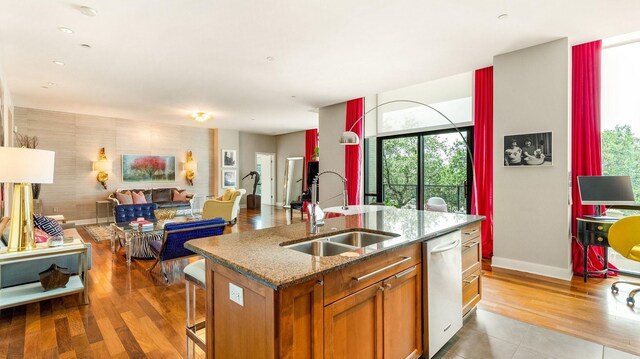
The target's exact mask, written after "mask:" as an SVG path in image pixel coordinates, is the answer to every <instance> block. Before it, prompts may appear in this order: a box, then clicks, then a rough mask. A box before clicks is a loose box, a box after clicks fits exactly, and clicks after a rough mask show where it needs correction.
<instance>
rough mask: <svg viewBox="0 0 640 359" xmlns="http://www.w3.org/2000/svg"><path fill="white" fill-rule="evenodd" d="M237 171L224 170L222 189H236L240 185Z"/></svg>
mask: <svg viewBox="0 0 640 359" xmlns="http://www.w3.org/2000/svg"><path fill="white" fill-rule="evenodd" d="M237 176H238V174H237V172H236V170H222V181H221V182H222V188H235V187H236V186H237V185H238V177H237Z"/></svg>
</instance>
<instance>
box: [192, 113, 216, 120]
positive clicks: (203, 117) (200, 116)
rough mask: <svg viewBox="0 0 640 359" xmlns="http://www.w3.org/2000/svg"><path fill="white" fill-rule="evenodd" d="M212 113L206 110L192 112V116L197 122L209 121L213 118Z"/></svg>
mask: <svg viewBox="0 0 640 359" xmlns="http://www.w3.org/2000/svg"><path fill="white" fill-rule="evenodd" d="M211 117H212V116H211V114H210V113H206V112H192V113H191V118H192V119H193V120H195V121H197V122H207V121H208V120H210V119H211Z"/></svg>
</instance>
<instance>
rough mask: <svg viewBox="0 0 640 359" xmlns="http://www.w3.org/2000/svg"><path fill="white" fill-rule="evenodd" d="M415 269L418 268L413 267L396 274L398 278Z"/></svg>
mask: <svg viewBox="0 0 640 359" xmlns="http://www.w3.org/2000/svg"><path fill="white" fill-rule="evenodd" d="M414 270H416V267H411V268H409V269H405V270H403V271H402V272H400V273H398V274H396V275H395V277H396V279H398V278H400V277H404V276H405V275H407V274H409V273H411V272H413V271H414Z"/></svg>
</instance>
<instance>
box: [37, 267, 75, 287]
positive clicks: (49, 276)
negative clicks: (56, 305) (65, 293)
mask: <svg viewBox="0 0 640 359" xmlns="http://www.w3.org/2000/svg"><path fill="white" fill-rule="evenodd" d="M38 275H39V276H40V284H42V287H43V288H44V291H45V292H46V291H48V290H51V289H56V288H64V287H66V286H67V283H69V277H70V276H71V273H69V271H68V270H67V268H64V267H58V265H57V264H55V263H54V264H52V265H51V267H49V269H47V270H45V271H43V272H40V273H38Z"/></svg>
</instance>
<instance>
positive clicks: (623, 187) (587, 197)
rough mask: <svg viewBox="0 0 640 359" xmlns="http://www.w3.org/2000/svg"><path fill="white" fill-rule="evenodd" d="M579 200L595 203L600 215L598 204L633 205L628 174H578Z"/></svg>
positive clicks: (590, 203)
mask: <svg viewBox="0 0 640 359" xmlns="http://www.w3.org/2000/svg"><path fill="white" fill-rule="evenodd" d="M578 189H579V191H580V201H581V202H582V204H584V205H595V206H596V215H597V216H599V215H600V213H599V212H600V211H599V209H600V207H599V206H600V205H603V206H612V205H635V204H636V201H635V197H634V195H633V188H632V187H631V177H629V176H578Z"/></svg>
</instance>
